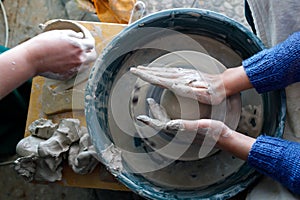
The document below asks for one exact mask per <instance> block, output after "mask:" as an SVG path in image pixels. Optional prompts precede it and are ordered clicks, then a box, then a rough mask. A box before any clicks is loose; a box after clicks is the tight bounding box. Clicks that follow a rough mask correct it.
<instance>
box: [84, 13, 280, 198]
mask: <svg viewBox="0 0 300 200" xmlns="http://www.w3.org/2000/svg"><path fill="white" fill-rule="evenodd" d="M263 48H264V46H263V45H262V43H261V41H260V40H259V39H258V38H257V37H256V36H255V35H254V34H253V33H252V32H250V31H249V30H248V29H246V28H245V27H243V26H242V25H241V24H239V23H237V22H235V21H233V20H231V19H230V18H227V17H225V16H223V15H220V14H218V13H214V12H211V11H207V10H200V9H171V10H165V11H162V12H158V13H154V14H152V15H149V16H147V17H144V18H143V19H141V20H139V21H137V22H135V23H133V24H131V25H129V26H128V27H127V28H125V29H124V30H123V31H122V32H121V33H120V34H118V35H117V36H116V37H115V39H114V40H113V41H112V42H111V43H110V44H108V46H107V47H106V48H105V50H104V51H103V52H102V54H101V55H100V57H99V58H98V60H97V62H96V63H95V65H94V67H93V68H92V70H91V74H90V77H89V80H88V85H87V88H86V95H85V115H86V121H87V127H88V130H89V134H90V136H91V138H92V141H93V144H94V146H95V148H96V150H97V153H98V154H99V157H100V159H101V162H102V163H103V164H104V165H105V166H106V167H107V169H108V170H109V171H110V172H111V173H112V174H113V175H114V176H116V177H117V178H118V180H119V181H120V182H122V183H123V184H124V185H126V186H127V187H128V188H130V189H131V190H132V191H134V192H136V193H138V194H140V195H142V196H144V197H146V198H150V199H205V198H210V199H227V198H230V197H232V196H234V195H236V194H237V193H239V192H241V191H242V190H244V189H246V188H247V187H248V186H249V185H250V184H251V183H253V182H254V181H255V180H256V179H257V178H258V177H259V174H258V173H257V172H255V170H254V169H252V168H250V167H249V166H248V165H247V164H246V162H245V161H243V160H240V159H238V158H236V157H234V156H232V155H231V154H229V153H227V152H224V151H221V150H219V149H214V148H213V149H209V151H208V150H207V151H206V152H205V153H204V154H203V155H204V156H199V154H198V152H199V151H200V150H199V148H200V147H199V145H200V146H201V144H198V145H197V144H196V143H194V137H190V138H188V137H186V135H182V133H177V134H176V138H177V136H178V138H184V140H185V142H182V140H181V139H179V140H177V142H176V141H175V142H174V137H170V136H168V135H166V134H164V133H161V132H157V131H153V129H152V128H151V127H148V126H144V125H142V124H139V122H137V120H136V117H137V116H138V115H140V114H146V115H148V114H149V107H148V105H147V102H146V99H147V98H149V97H151V98H154V99H155V100H156V101H157V102H158V103H160V104H161V105H163V106H164V107H166V109H167V111H168V112H169V113H170V115H171V116H170V117H171V118H177V117H184V118H189V117H191V115H193V117H191V119H194V118H195V119H197V118H198V117H199V118H213V119H218V120H221V121H223V122H224V123H226V124H227V125H228V126H230V127H231V128H232V129H235V130H237V131H239V132H242V133H244V134H247V135H249V136H251V137H257V136H258V135H259V134H261V133H264V134H267V135H270V136H274V137H281V136H282V133H283V127H282V124H284V123H283V121H284V119H285V101H284V92H283V91H276V92H269V93H265V94H258V93H257V92H256V91H255V90H254V89H250V90H247V91H243V92H241V93H240V94H236V95H234V96H233V97H229V98H227V99H226V100H225V101H224V103H223V105H222V106H221V107H220V105H217V106H207V105H201V104H199V103H198V102H195V101H191V102H189V100H188V99H180V97H177V96H176V95H174V94H173V93H170V91H168V90H165V89H163V88H160V87H157V86H154V85H150V84H148V83H146V82H143V81H141V80H140V79H139V78H137V77H136V76H134V75H133V74H131V73H130V72H129V68H130V67H132V66H138V65H144V66H148V67H151V65H155V66H161V67H162V68H164V67H168V66H170V67H174V66H175V67H178V66H180V67H182V66H183V65H189V66H196V65H199V63H200V65H199V66H198V67H200V68H201V69H202V66H206V68H205V69H206V70H211V69H212V68H214V67H215V66H222V67H221V68H223V70H224V69H225V68H232V67H237V66H240V65H241V62H242V60H244V59H246V58H248V57H250V56H252V55H253V54H255V53H257V52H258V51H260V50H262V49H263ZM174 54H175V55H176V56H178V55H179V57H180V58H178V59H177V58H176V59H175V58H174ZM189 55H194V56H192V57H193V58H191V59H189V58H188V57H189ZM176 56H175V57H176ZM195 58H199V61H198V60H197V59H196V60H195ZM202 58H203V59H202ZM206 58H210V59H206ZM207 60H210V61H211V60H214V63H215V64H213V65H210V66H207V64H205V63H206V62H207ZM178 63H180V64H178ZM182 63H184V64H182ZM193 63H194V64H193ZM201 63H204V64H202V65H201ZM195 68H197V67H195ZM197 69H198V68H197ZM221 72H222V70H221V71H220V70H219V71H218V70H217V71H216V70H213V72H212V73H221ZM237 84H238V83H237ZM187 102H188V103H187ZM178 105H179V106H178ZM218 106H219V107H218ZM279 125H281V126H279ZM186 141H188V143H187V142H186ZM183 143H184V145H183ZM186 144H188V145H186ZM186 152H189V153H186Z"/></svg>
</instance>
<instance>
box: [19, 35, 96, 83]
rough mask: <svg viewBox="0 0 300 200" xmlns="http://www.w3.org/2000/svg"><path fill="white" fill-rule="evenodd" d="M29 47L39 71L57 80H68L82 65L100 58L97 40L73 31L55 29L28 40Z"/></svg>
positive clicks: (37, 72)
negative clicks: (96, 46)
mask: <svg viewBox="0 0 300 200" xmlns="http://www.w3.org/2000/svg"><path fill="white" fill-rule="evenodd" d="M23 45H26V49H27V52H28V55H29V57H30V58H31V61H32V63H33V66H34V67H35V69H36V74H39V75H44V76H46V77H48V78H53V79H59V80H63V79H68V78H70V77H72V76H73V75H74V74H76V73H77V72H78V70H79V67H80V66H81V64H87V63H90V62H92V61H94V60H95V59H96V53H95V40H94V38H93V37H92V36H91V35H90V36H86V37H83V34H82V33H77V32H75V31H72V30H52V31H48V32H44V33H41V34H39V35H37V36H36V37H33V38H32V39H30V40H28V41H26V42H25V43H24V44H23Z"/></svg>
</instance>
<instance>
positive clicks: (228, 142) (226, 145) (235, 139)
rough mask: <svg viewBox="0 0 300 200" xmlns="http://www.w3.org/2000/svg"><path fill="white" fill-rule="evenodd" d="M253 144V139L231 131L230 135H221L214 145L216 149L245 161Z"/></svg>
mask: <svg viewBox="0 0 300 200" xmlns="http://www.w3.org/2000/svg"><path fill="white" fill-rule="evenodd" d="M254 142H255V139H254V138H251V137H249V136H246V135H244V134H241V133H239V132H235V131H232V133H231V134H228V135H226V136H222V135H221V136H220V138H219V140H218V141H217V144H216V145H217V146H218V148H220V149H222V150H224V151H227V152H229V153H231V154H233V155H235V156H236V157H238V158H240V159H243V160H247V158H248V155H249V152H250V150H251V148H252V145H253V144H254Z"/></svg>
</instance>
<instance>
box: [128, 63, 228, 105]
mask: <svg viewBox="0 0 300 200" xmlns="http://www.w3.org/2000/svg"><path fill="white" fill-rule="evenodd" d="M130 71H131V72H132V73H133V74H134V75H136V76H138V77H139V78H141V79H143V80H144V81H146V82H149V83H151V84H154V85H158V86H160V87H163V88H167V89H169V90H171V91H172V92H174V93H175V94H177V95H179V96H183V97H187V98H191V99H195V100H198V101H199V102H201V103H205V104H211V105H216V104H219V103H221V102H222V101H223V100H224V99H225V97H226V91H225V89H224V86H223V81H222V77H221V75H220V74H216V75H213V74H207V73H203V72H200V71H197V70H195V69H183V68H163V67H144V66H138V67H132V68H130Z"/></svg>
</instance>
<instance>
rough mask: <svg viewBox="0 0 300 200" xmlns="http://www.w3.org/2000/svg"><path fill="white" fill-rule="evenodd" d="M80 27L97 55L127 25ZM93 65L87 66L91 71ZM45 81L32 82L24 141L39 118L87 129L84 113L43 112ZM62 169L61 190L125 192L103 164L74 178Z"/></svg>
mask: <svg viewBox="0 0 300 200" xmlns="http://www.w3.org/2000/svg"><path fill="white" fill-rule="evenodd" d="M76 22H78V23H80V24H82V25H83V26H85V27H86V28H87V29H88V30H89V31H90V32H91V33H92V35H93V36H94V38H95V41H96V51H97V54H98V55H100V54H101V52H102V50H103V49H104V48H105V46H106V45H107V44H108V43H109V42H110V41H111V40H112V39H113V38H114V36H115V35H117V34H118V33H119V32H120V31H121V30H123V29H124V28H125V27H126V26H127V25H124V24H113V23H100V22H82V21H76ZM93 64H94V63H91V64H90V67H92V66H93ZM46 81H47V79H46V78H44V77H41V76H38V77H35V78H33V81H32V88H31V96H30V104H29V108H28V115H27V122H26V131H25V137H26V136H28V135H30V132H29V130H28V126H29V125H30V124H31V123H32V122H33V121H35V120H37V119H39V118H46V119H51V120H53V122H55V123H57V122H59V120H60V119H62V118H77V119H79V120H80V122H81V125H83V126H86V121H85V116H84V110H83V109H82V110H76V111H75V110H71V111H66V112H61V113H58V114H51V115H47V114H45V113H44V112H43V109H42V95H43V91H44V90H43V86H44V84H45V82H46ZM64 165H65V166H64V168H63V178H62V180H61V181H59V182H58V183H59V184H62V185H64V186H74V187H86V188H99V189H110V190H128V189H127V188H126V187H125V186H124V185H123V184H121V183H119V182H118V181H117V180H116V179H115V178H114V177H113V176H112V175H111V174H110V173H109V172H108V171H107V170H106V167H105V166H104V165H102V164H99V165H98V167H97V168H96V169H95V170H94V171H93V172H92V173H91V174H87V175H79V174H75V173H74V172H73V171H72V169H71V168H70V167H69V166H68V165H67V163H65V164H64Z"/></svg>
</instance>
